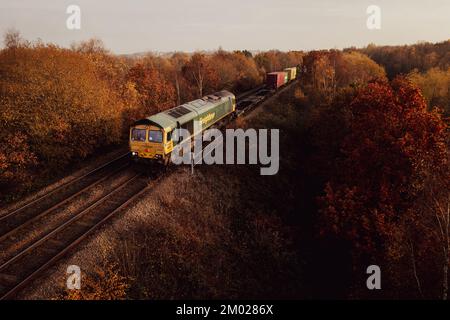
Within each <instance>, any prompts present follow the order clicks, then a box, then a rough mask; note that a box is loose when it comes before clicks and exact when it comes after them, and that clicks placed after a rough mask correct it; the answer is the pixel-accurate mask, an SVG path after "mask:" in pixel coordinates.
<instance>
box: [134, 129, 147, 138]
mask: <svg viewBox="0 0 450 320" xmlns="http://www.w3.org/2000/svg"><path fill="white" fill-rule="evenodd" d="M145 131H146V130H145V129H136V128H134V129H133V130H131V140H132V141H145Z"/></svg>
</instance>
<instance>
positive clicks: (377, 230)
mask: <svg viewBox="0 0 450 320" xmlns="http://www.w3.org/2000/svg"><path fill="white" fill-rule="evenodd" d="M349 111H350V114H351V121H350V128H349V130H348V132H349V133H348V134H347V136H346V137H345V138H344V139H343V142H342V145H341V154H342V156H341V158H340V159H338V160H337V161H336V163H337V165H336V172H335V174H334V176H333V177H332V178H331V179H330V181H329V182H328V183H327V186H326V190H325V196H324V197H322V198H321V205H322V209H321V213H322V214H323V216H322V218H323V221H324V223H323V230H322V231H323V232H331V233H332V234H335V235H337V236H338V237H342V238H344V239H347V240H349V241H350V242H351V243H352V244H353V245H354V249H355V251H354V253H355V255H359V258H361V257H365V258H367V259H369V260H370V261H373V260H375V261H382V262H387V261H389V262H391V263H393V262H397V263H398V262H399V261H407V262H406V263H407V266H408V268H410V269H411V270H412V272H411V274H412V275H414V277H412V278H413V279H414V282H415V284H416V285H417V288H418V291H419V292H420V293H421V294H422V295H423V294H424V293H423V282H424V281H426V280H427V279H428V280H430V279H432V280H433V281H435V280H436V279H434V278H430V277H429V276H427V275H425V273H426V270H427V269H429V268H432V267H433V268H434V267H436V268H438V270H444V273H442V272H439V279H440V281H442V283H444V285H443V287H444V291H443V292H444V293H443V294H442V296H445V297H446V290H447V289H446V283H447V281H448V280H447V275H446V273H447V271H446V270H448V232H449V230H448V228H449V224H448V222H449V220H448V219H449V218H448V210H449V209H448V208H449V207H448V206H449V202H448V201H449V196H450V194H449V188H448V187H449V185H448V182H449V166H448V164H449V162H448V149H447V144H446V139H447V133H446V125H445V122H444V121H443V120H442V118H441V115H440V113H438V112H437V111H428V110H427V106H426V103H425V101H424V99H423V97H422V94H421V93H420V91H419V90H418V89H417V87H415V86H413V85H412V84H411V83H410V82H408V81H407V80H405V79H403V78H397V79H396V80H394V81H393V82H392V83H391V84H390V83H388V82H385V81H376V82H372V83H369V84H368V85H367V86H366V87H365V88H363V89H360V90H359V91H358V92H357V94H356V96H355V97H354V99H353V101H352V102H351V103H350V105H349ZM430 189H432V190H439V192H435V199H432V197H431V196H426V195H427V194H428V195H429V194H430V192H432V191H431V190H430ZM446 201H447V202H446ZM443 208H444V209H443ZM439 210H441V211H439ZM445 210H447V211H445ZM445 214H447V215H445ZM436 215H438V216H439V218H438V219H437V218H436V217H437V216H436ZM443 225H444V226H443ZM418 234H420V235H421V236H420V237H417V235H418ZM446 241H447V242H446ZM441 249H442V250H441ZM426 253H428V254H430V255H432V257H431V258H430V257H429V258H428V259H426ZM432 253H434V254H432ZM442 266H443V269H442V268H441V267H442ZM446 268H447V269H446ZM403 274H405V272H403ZM407 274H408V275H409V274H410V273H407ZM442 274H443V276H441V275H442ZM430 290H431V289H430ZM441 293H442V291H441ZM430 294H433V295H434V294H435V292H434V291H433V292H432V293H430ZM436 294H437V293H436ZM439 295H441V294H440V293H439Z"/></svg>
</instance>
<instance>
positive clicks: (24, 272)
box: [0, 170, 162, 299]
mask: <svg viewBox="0 0 450 320" xmlns="http://www.w3.org/2000/svg"><path fill="white" fill-rule="evenodd" d="M161 176H162V175H160V174H159V173H157V174H156V175H155V176H154V179H153V180H152V182H153V183H156V181H158V179H159V178H160V177H161ZM149 180H151V178H149V177H147V176H145V175H143V174H142V173H137V172H135V171H133V170H130V173H129V176H128V177H127V178H126V179H125V181H123V182H121V183H120V185H118V186H116V187H115V188H114V189H113V190H111V191H110V192H108V193H107V194H105V195H103V196H102V197H100V198H99V199H97V200H96V201H94V202H93V203H91V204H90V205H89V206H88V207H86V208H83V209H82V210H79V211H78V212H76V213H75V214H74V215H72V216H71V217H70V219H68V220H66V221H63V222H62V223H61V224H59V225H58V226H57V227H55V228H53V229H52V230H50V231H48V232H47V233H46V234H45V235H44V236H42V237H41V238H39V240H37V241H35V242H33V243H32V244H30V245H28V246H26V247H24V248H22V249H21V250H20V251H19V252H17V253H16V254H14V255H13V256H11V257H10V258H9V259H7V260H6V261H4V262H2V264H1V265H0V299H10V298H12V297H14V295H15V294H17V292H18V291H20V290H21V289H23V288H24V287H25V286H26V285H27V284H28V283H29V282H30V281H32V280H34V279H35V278H36V277H38V276H39V275H40V274H41V272H43V271H44V270H45V269H47V268H48V267H50V266H51V265H53V263H55V262H56V261H57V260H59V259H60V258H61V257H63V256H64V255H65V254H67V253H68V252H70V250H72V249H73V248H74V247H75V246H77V245H78V244H79V243H80V242H81V241H83V240H84V239H85V238H86V237H88V236H89V235H90V234H92V233H93V232H94V231H95V230H96V229H98V228H99V227H100V226H101V225H103V224H104V223H105V222H106V221H108V220H109V219H110V218H111V217H112V216H113V215H114V214H116V213H118V212H119V211H120V210H122V209H124V208H125V207H126V206H127V205H129V204H130V203H131V202H132V201H134V200H135V199H136V198H138V197H139V196H140V195H141V194H142V193H143V192H145V191H146V190H148V187H149Z"/></svg>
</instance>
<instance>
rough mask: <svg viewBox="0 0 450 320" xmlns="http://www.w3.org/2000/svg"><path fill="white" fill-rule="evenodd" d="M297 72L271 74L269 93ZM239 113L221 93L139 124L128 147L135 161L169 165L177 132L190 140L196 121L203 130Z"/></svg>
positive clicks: (230, 97)
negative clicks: (179, 130)
mask: <svg viewBox="0 0 450 320" xmlns="http://www.w3.org/2000/svg"><path fill="white" fill-rule="evenodd" d="M296 71H297V68H295V67H294V68H286V69H284V71H281V72H271V73H268V74H267V77H266V87H267V88H268V89H274V90H276V89H278V88H279V87H281V86H283V85H284V84H286V83H288V82H289V81H293V80H294V79H296V77H297V72H296ZM235 112H236V97H235V95H234V94H233V93H231V92H228V91H226V90H222V91H219V92H216V93H213V94H210V95H207V96H205V97H203V98H201V99H197V100H194V101H191V102H187V103H185V104H182V105H180V106H177V107H175V108H172V109H169V110H166V111H163V112H160V113H157V114H155V115H152V116H150V117H148V118H145V119H142V120H138V121H136V122H135V123H134V124H133V125H132V126H131V128H130V136H129V147H130V152H131V155H132V157H133V158H134V159H148V160H150V161H154V162H159V163H163V164H165V165H167V164H169V161H170V155H171V153H172V151H173V149H174V148H175V146H176V145H177V144H179V143H181V142H182V140H181V137H177V136H176V130H175V129H180V128H181V129H187V130H188V131H189V132H190V133H191V136H194V135H196V134H198V133H199V132H193V131H194V121H196V120H197V121H200V122H201V124H202V126H201V127H202V130H205V129H207V128H209V127H211V126H212V125H214V124H216V123H218V122H219V121H220V120H222V119H223V118H225V117H228V116H231V115H234V114H235Z"/></svg>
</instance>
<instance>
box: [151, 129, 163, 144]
mask: <svg viewBox="0 0 450 320" xmlns="http://www.w3.org/2000/svg"><path fill="white" fill-rule="evenodd" d="M148 141H150V142H158V143H161V142H162V141H163V135H162V131H159V130H150V131H149V132H148Z"/></svg>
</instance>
